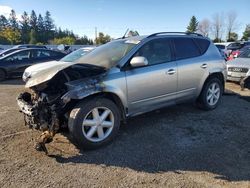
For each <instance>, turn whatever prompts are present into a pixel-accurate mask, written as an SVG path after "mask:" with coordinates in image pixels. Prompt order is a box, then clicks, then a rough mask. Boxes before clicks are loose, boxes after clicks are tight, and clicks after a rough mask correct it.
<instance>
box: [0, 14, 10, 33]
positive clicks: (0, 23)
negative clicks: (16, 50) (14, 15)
mask: <svg viewBox="0 0 250 188" xmlns="http://www.w3.org/2000/svg"><path fill="white" fill-rule="evenodd" d="M8 26H9V23H8V20H7V18H6V17H5V16H4V15H1V16H0V30H3V29H4V28H6V27H8Z"/></svg>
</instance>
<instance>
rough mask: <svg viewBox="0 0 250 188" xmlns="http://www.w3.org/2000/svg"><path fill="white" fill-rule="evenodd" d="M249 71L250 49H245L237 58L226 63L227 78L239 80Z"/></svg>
mask: <svg viewBox="0 0 250 188" xmlns="http://www.w3.org/2000/svg"><path fill="white" fill-rule="evenodd" d="M249 71H250V49H246V50H245V51H244V52H242V53H241V54H240V55H239V57H238V58H236V59H234V60H231V61H229V62H228V63H227V80H231V81H236V82H240V81H241V79H243V78H245V77H246V74H247V73H248V72H249Z"/></svg>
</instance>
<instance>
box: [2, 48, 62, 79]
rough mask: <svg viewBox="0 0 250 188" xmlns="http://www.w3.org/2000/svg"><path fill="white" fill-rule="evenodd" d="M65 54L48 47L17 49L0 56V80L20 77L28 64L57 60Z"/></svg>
mask: <svg viewBox="0 0 250 188" xmlns="http://www.w3.org/2000/svg"><path fill="white" fill-rule="evenodd" d="M65 55H66V54H64V53H62V52H58V51H54V50H48V49H39V48H26V49H21V50H20V49H19V50H17V51H14V52H12V53H10V54H8V55H6V56H4V57H1V58H0V80H5V79H6V78H9V77H20V76H22V74H23V72H24V70H25V69H26V68H27V67H28V66H30V65H34V64H36V63H42V62H46V61H52V60H59V59H61V58H62V57H64V56H65Z"/></svg>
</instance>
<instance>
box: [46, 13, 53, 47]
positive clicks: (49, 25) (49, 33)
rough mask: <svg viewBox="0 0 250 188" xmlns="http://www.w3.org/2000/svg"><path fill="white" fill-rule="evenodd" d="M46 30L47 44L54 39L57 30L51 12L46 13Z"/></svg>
mask: <svg viewBox="0 0 250 188" xmlns="http://www.w3.org/2000/svg"><path fill="white" fill-rule="evenodd" d="M44 29H45V33H46V36H45V40H46V42H47V41H48V40H51V39H53V38H54V31H53V30H54V29H55V25H54V21H53V19H52V18H51V14H50V12H49V11H46V13H45V17H44Z"/></svg>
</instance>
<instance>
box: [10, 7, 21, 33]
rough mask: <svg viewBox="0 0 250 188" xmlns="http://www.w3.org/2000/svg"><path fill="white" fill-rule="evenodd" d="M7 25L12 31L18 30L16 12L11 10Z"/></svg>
mask: <svg viewBox="0 0 250 188" xmlns="http://www.w3.org/2000/svg"><path fill="white" fill-rule="evenodd" d="M9 23H10V26H11V28H12V29H14V30H18V29H19V25H18V21H17V17H16V12H15V11H14V10H13V9H12V10H11V13H10V17H9Z"/></svg>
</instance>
